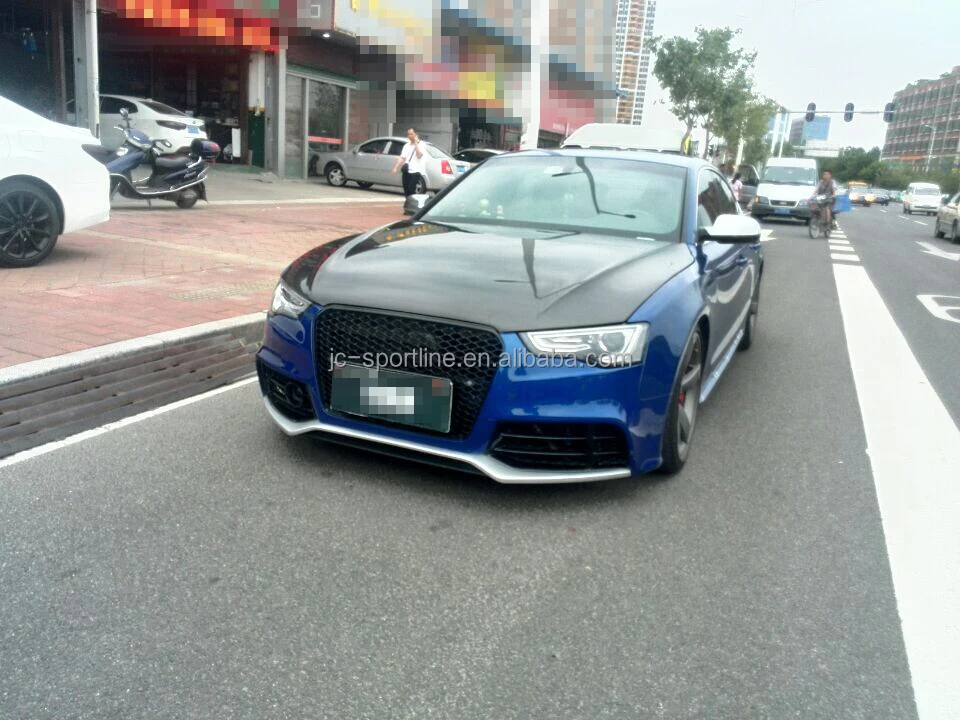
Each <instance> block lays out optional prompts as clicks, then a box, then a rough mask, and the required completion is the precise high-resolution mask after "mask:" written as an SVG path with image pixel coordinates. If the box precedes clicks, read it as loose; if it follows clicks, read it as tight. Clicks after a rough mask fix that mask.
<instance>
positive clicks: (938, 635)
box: [833, 265, 960, 720]
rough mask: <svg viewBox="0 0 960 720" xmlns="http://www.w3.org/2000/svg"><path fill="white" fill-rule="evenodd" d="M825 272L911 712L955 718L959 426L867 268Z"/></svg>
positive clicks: (959, 658) (959, 690)
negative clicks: (859, 421) (869, 474)
mask: <svg viewBox="0 0 960 720" xmlns="http://www.w3.org/2000/svg"><path fill="white" fill-rule="evenodd" d="M833 274H834V279H835V281H836V284H837V292H838V294H839V297H840V311H841V315H842V317H843V327H844V332H845V333H846V338H847V351H848V353H849V355H850V366H851V368H852V370H853V378H854V383H855V385H856V390H857V398H858V400H859V404H860V413H861V415H862V417H863V428H864V432H865V435H866V439H867V454H868V455H869V457H870V464H871V466H872V468H873V481H874V484H875V485H876V490H877V501H878V503H879V506H880V515H881V518H882V521H883V529H884V535H885V538H886V545H887V555H888V557H889V559H890V570H891V574H892V576H893V584H894V591H895V594H896V598H897V606H898V609H899V612H900V622H901V625H902V629H903V640H904V644H905V645H906V649H907V659H908V661H909V664H910V673H911V677H912V679H913V689H914V696H915V698H916V704H917V713H918V716H919V718H920V720H941V719H942V720H947V719H948V718H951V719H952V718H956V717H957V708H960V683H958V682H957V670H958V668H960V622H958V619H960V553H958V552H957V549H958V548H960V483H958V482H957V468H960V429H958V428H957V426H956V425H955V424H954V422H953V419H952V418H951V417H950V413H949V412H947V409H946V408H945V407H944V405H943V402H942V401H941V400H940V398H939V397H938V395H937V392H936V390H934V389H933V387H932V386H931V385H930V381H929V380H928V379H927V377H926V375H925V374H924V372H923V369H922V368H921V367H920V364H919V363H918V362H917V359H916V357H915V356H914V354H913V352H911V350H910V346H909V345H908V344H907V340H906V338H904V336H903V334H902V333H901V332H900V328H898V327H897V324H896V322H895V321H894V319H893V317H892V316H891V315H890V312H889V310H888V309H887V307H886V305H885V304H884V302H883V298H881V297H880V293H879V292H878V291H877V288H876V287H875V286H874V284H873V283H872V282H871V281H870V277H869V276H868V275H867V272H866V270H865V269H864V268H863V267H856V266H846V267H843V266H838V265H835V266H834V268H833ZM865 318H869V322H865V321H864V319H865ZM879 348H882V349H883V350H882V352H878V349H879Z"/></svg>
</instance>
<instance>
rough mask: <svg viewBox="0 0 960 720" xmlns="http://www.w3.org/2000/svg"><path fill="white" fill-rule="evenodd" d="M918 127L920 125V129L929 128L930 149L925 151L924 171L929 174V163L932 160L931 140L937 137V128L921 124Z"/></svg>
mask: <svg viewBox="0 0 960 720" xmlns="http://www.w3.org/2000/svg"><path fill="white" fill-rule="evenodd" d="M920 127H921V129H922V128H929V129H930V149H929V150H928V151H927V169H926V170H925V171H924V172H925V173H926V174H927V175H929V174H930V163H931V161H932V160H933V141H934V140H935V139H936V137H937V128H935V127H934V126H933V125H921V126H920Z"/></svg>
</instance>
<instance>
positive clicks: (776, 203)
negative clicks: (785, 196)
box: [770, 200, 797, 207]
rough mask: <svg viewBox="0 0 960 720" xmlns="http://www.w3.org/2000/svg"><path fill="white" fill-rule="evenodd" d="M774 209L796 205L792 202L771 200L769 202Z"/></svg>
mask: <svg viewBox="0 0 960 720" xmlns="http://www.w3.org/2000/svg"><path fill="white" fill-rule="evenodd" d="M770 204H771V205H773V206H774V207H796V206H797V203H796V202H795V201H793V200H773V201H771V202H770Z"/></svg>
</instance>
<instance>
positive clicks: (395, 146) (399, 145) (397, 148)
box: [384, 140, 407, 187]
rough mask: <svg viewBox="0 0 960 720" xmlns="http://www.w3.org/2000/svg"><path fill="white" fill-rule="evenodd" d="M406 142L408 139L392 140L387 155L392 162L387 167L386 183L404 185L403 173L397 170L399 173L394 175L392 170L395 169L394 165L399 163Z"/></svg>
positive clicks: (396, 185)
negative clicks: (402, 140)
mask: <svg viewBox="0 0 960 720" xmlns="http://www.w3.org/2000/svg"><path fill="white" fill-rule="evenodd" d="M406 144H407V143H406V141H404V142H400V141H399V140H391V141H390V147H389V148H387V157H388V158H389V159H390V164H389V166H388V167H387V168H386V180H384V184H385V185H393V186H395V187H402V186H403V173H401V171H399V170H397V174H396V175H394V174H393V173H392V172H391V171H392V170H393V166H394V165H396V164H397V160H398V159H399V157H400V156H401V155H402V154H403V148H404V146H405V145H406Z"/></svg>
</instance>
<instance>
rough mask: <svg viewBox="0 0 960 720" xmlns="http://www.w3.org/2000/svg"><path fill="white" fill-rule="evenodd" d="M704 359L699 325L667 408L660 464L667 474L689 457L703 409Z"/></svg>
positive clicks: (684, 356)
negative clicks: (699, 411)
mask: <svg viewBox="0 0 960 720" xmlns="http://www.w3.org/2000/svg"><path fill="white" fill-rule="evenodd" d="M703 358H704V352H703V335H702V334H701V332H700V328H699V327H697V328H696V329H695V330H694V331H693V335H692V336H691V338H690V340H689V342H688V343H687V348H686V350H685V351H684V353H683V356H682V358H681V360H680V368H681V370H680V372H679V373H677V379H676V381H675V382H674V388H673V393H672V394H671V396H670V405H669V407H668V409H667V422H666V425H665V427H664V432H663V450H662V455H663V458H662V463H661V465H660V471H661V472H662V473H664V474H666V475H673V474H674V473H676V472H678V471H679V470H680V469H681V468H682V467H683V465H684V463H686V462H687V458H688V457H689V456H690V444H691V442H692V440H693V431H694V429H695V428H696V424H697V412H698V410H699V409H700V386H701V384H702V383H703Z"/></svg>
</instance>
